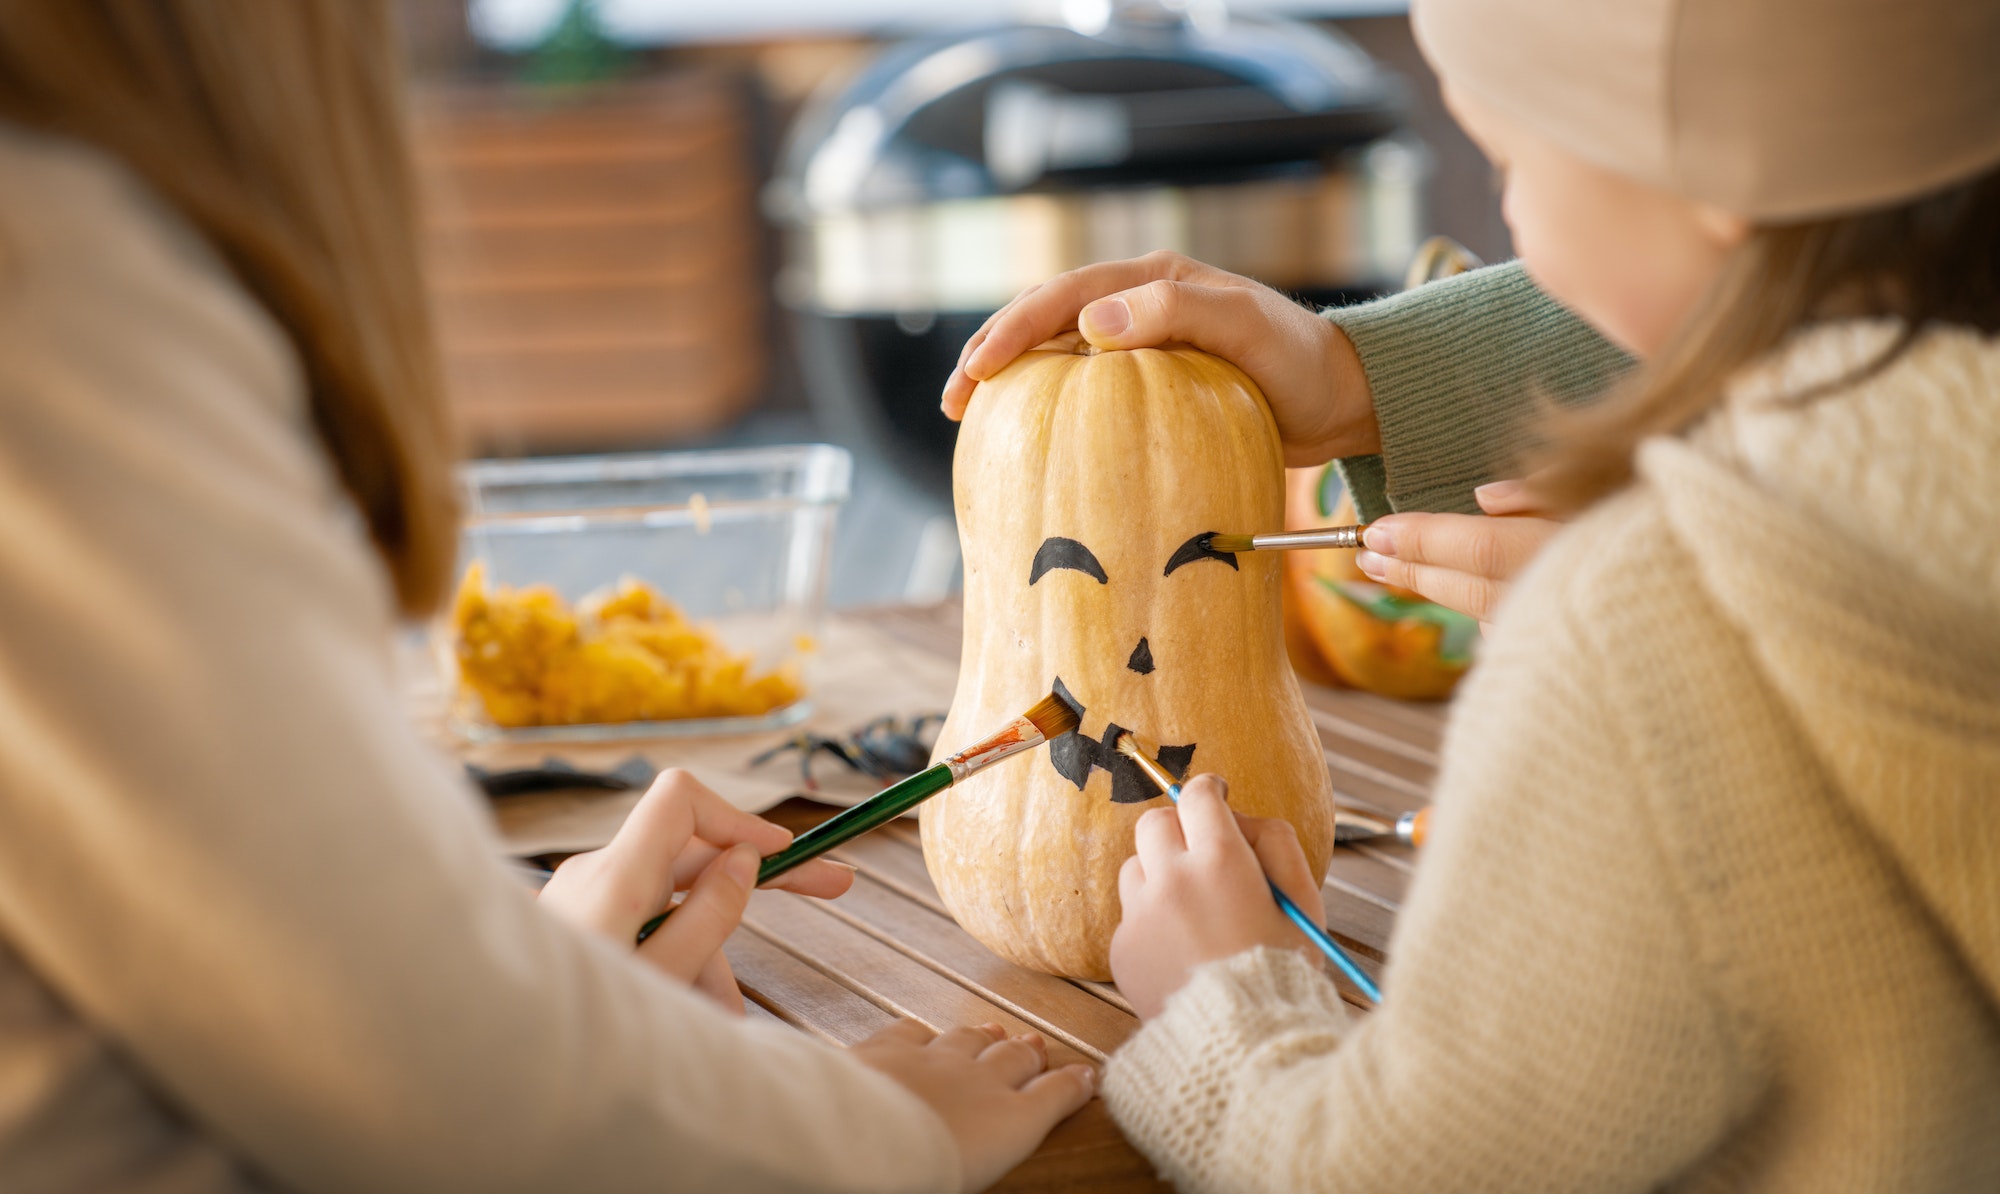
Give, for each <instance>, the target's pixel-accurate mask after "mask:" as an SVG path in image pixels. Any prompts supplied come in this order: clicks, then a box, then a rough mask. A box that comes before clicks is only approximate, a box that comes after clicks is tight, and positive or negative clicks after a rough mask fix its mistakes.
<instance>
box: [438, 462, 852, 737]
mask: <svg viewBox="0 0 2000 1194" xmlns="http://www.w3.org/2000/svg"><path fill="white" fill-rule="evenodd" d="M851 471H852V462H851V459H850V457H849V456H848V454H847V452H846V451H844V450H843V449H840V448H836V447H832V446H829V445H825V444H809V445H800V446H789V447H772V448H752V449H741V450H727V451H706V452H678V453H676V452H664V453H657V452H656V453H641V454H630V455H608V456H578V457H567V458H543V459H524V460H490V461H479V462H475V463H472V464H469V465H467V466H465V468H464V469H463V470H462V471H461V482H462V486H463V490H464V496H465V502H466V513H467V520H466V527H465V533H464V536H463V541H462V544H461V548H460V555H461V559H460V570H461V571H460V582H459V588H458V593H457V595H456V597H455V598H454V600H453V603H452V606H451V608H450V609H449V610H448V611H447V613H446V615H445V616H444V617H443V618H441V619H440V620H439V622H438V625H437V627H436V629H435V642H436V645H437V655H438V657H439V660H440V662H441V665H442V666H443V667H444V668H445V670H446V675H447V679H448V681H449V682H450V686H451V690H452V692H453V694H454V695H453V701H452V723H453V728H454V729H455V730H457V731H458V732H459V733H460V734H461V735H463V736H465V737H468V738H471V739H474V740H489V739H500V740H515V741H560V740H578V739H614V738H647V737H662V736H674V735H689V734H719V733H747V732H753V731H761V730H769V729H773V728H777V727H780V726H785V725H790V724H793V723H795V722H798V721H800V720H801V719H803V718H804V717H805V716H806V715H807V713H809V712H810V708H811V707H810V704H809V696H808V691H807V668H808V664H809V661H810V658H811V655H812V652H813V651H814V649H815V645H816V640H817V638H818V636H819V634H820V629H821V621H822V618H823V616H824V613H825V607H826V577H827V563H828V555H829V552H830V550H831V547H832V538H833V528H834V519H835V516H836V514H837V512H838V510H839V507H840V505H841V503H842V502H843V501H845V500H846V498H847V493H848V481H849V476H850V474H851Z"/></svg>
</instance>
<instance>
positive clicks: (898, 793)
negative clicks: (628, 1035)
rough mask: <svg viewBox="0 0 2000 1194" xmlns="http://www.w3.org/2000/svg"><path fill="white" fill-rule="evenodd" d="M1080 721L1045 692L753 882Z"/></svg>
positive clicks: (839, 817)
mask: <svg viewBox="0 0 2000 1194" xmlns="http://www.w3.org/2000/svg"><path fill="white" fill-rule="evenodd" d="M1080 720H1081V714H1079V713H1078V711H1077V708H1076V706H1074V705H1072V704H1070V703H1069V702H1068V701H1065V700H1063V699H1062V698H1061V697H1059V696H1057V695H1055V694H1054V693H1050V694H1049V695H1048V696H1045V697H1043V698H1042V699H1041V700H1040V701H1038V702H1036V703H1035V707H1034V708H1032V709H1030V710H1028V711H1027V712H1026V713H1024V714H1022V715H1021V716H1019V717H1017V718H1015V719H1014V720H1013V721H1010V722H1008V723H1007V725H1006V726H1005V727H1004V728H1002V729H1001V730H1000V731H999V732H998V733H996V734H991V735H988V736H987V737H985V738H983V739H981V740H980V741H979V742H977V743H975V744H974V745H972V746H970V747H968V748H966V749H965V750H961V751H959V752H958V753H957V754H955V755H952V756H950V757H949V758H947V759H945V760H944V761H943V762H941V763H938V764H936V765H935V766H932V767H930V768H927V769H925V770H923V771H919V772H918V773H916V774H915V775H912V776H911V777H910V778H908V779H906V780H903V781H901V782H900V783H894V784H890V785H889V786H888V787H886V788H884V789H882V790H881V791H880V792H877V793H875V794H874V795H873V796H870V797H869V798H868V799H866V800H864V801H862V802H861V803H860V804H857V805H855V806H854V807H853V808H850V809H847V810H846V811H844V812H841V813H838V814H836V815H835V816H833V817H830V818H828V819H827V820H825V821H822V822H820V823H819V824H818V825H816V826H814V827H813V828H811V829H809V830H807V831H806V832H804V833H802V834H800V835H799V836H798V837H796V838H793V839H792V844H791V845H789V846H786V847H785V848H784V849H782V850H780V851H778V852H777V853H776V854H773V855H771V856H770V857H768V858H766V859H765V860H764V861H763V863H762V864H761V865H759V866H758V868H757V883H758V885H759V886H762V885H763V884H766V883H769V882H770V881H771V880H773V879H775V878H777V877H778V876H779V875H782V874H784V873H785V872H786V871H789V870H791V869H792V868H793V867H796V866H799V865H801V864H802V863H806V862H810V861H811V860H813V859H815V858H818V857H819V856H820V855H822V854H824V853H826V852H827V851H828V850H831V849H833V848H834V847H836V846H839V845H841V844H842V843H844V842H849V841H852V840H854V839H855V838H857V837H860V836H861V835H862V834H864V833H867V832H868V831H869V830H871V829H878V828H880V827H881V826H883V825H887V824H888V823H889V822H891V821H893V820H895V819H896V818H897V817H900V816H902V815H903V814H904V813H907V812H909V811H910V810H911V809H913V808H915V807H917V806H918V805H919V804H922V803H923V802H924V801H926V800H929V799H930V798H931V797H933V796H935V795H937V794H938V793H939V792H942V791H944V790H945V789H946V788H949V787H950V786H952V785H953V784H955V783H957V782H959V781H960V780H962V779H964V778H965V777H967V776H969V775H973V774H976V773H978V772H980V771H984V770H985V769H986V768H988V767H991V766H992V765H993V764H995V763H998V762H999V761H1000V760H1002V759H1008V758H1012V757H1013V756H1015V755H1017V754H1020V753H1021V752H1022V751H1027V750H1033V749H1034V748H1035V747H1037V746H1040V745H1041V744H1042V743H1044V742H1047V741H1050V740H1051V739H1054V738H1060V737H1062V736H1063V735H1064V734H1067V733H1069V732H1070V731H1071V730H1074V729H1075V728H1076V727H1077V725H1078V724H1079V722H1080ZM669 911H671V909H669ZM667 915H668V914H667V912H662V913H660V914H659V915H658V916H655V917H654V918H653V919H651V920H649V921H647V922H646V923H645V924H644V925H643V926H641V927H640V929H639V940H641V941H644V940H645V939H646V938H647V937H648V936H650V935H651V934H652V932H653V930H654V929H657V928H659V927H660V925H661V924H662V923H663V922H665V920H666V919H667Z"/></svg>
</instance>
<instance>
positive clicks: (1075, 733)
mask: <svg viewBox="0 0 2000 1194" xmlns="http://www.w3.org/2000/svg"><path fill="white" fill-rule="evenodd" d="M1055 694H1056V696H1057V697H1058V698H1060V699H1061V700H1062V702H1063V703H1064V704H1066V705H1068V706H1069V707H1070V708H1071V709H1074V710H1075V711H1076V716H1077V722H1078V724H1079V725H1081V723H1082V721H1083V710H1084V704H1083V702H1082V701H1079V700H1077V699H1076V697H1074V696H1073V695H1071V694H1070V691H1069V688H1068V687H1067V686H1065V685H1064V684H1063V682H1062V677H1060V676H1058V677H1056V682H1055ZM1127 732H1128V731H1127V730H1126V729H1125V727H1124V726H1121V725H1116V724H1113V723H1109V722H1107V723H1106V724H1105V727H1104V737H1103V738H1101V739H1092V738H1086V737H1084V736H1083V734H1082V732H1081V731H1080V730H1071V731H1070V732H1069V733H1067V734H1064V735H1063V736H1062V737H1060V738H1057V739H1056V740H1055V741H1053V742H1051V743H1049V762H1050V763H1051V764H1052V765H1053V766H1054V767H1055V769H1056V771H1057V772H1059V773H1060V774H1061V775H1062V777H1063V778H1064V779H1066V780H1068V781H1069V782H1071V783H1073V784H1075V785H1076V790H1077V791H1079V792H1081V791H1082V790H1083V787H1084V785H1085V784H1087V783H1089V782H1090V772H1091V769H1092V768H1101V769H1103V770H1105V771H1108V772H1110V773H1111V803H1113V804H1144V803H1145V802H1146V801H1148V800H1151V799H1152V798H1153V797H1155V796H1158V795H1159V794H1160V790H1159V789H1158V788H1156V787H1154V786H1153V781H1152V780H1150V779H1147V778H1146V773H1145V772H1144V771H1141V770H1139V764H1137V763H1134V762H1133V761H1132V760H1130V759H1128V758H1126V757H1125V756H1124V755H1121V754H1119V753H1118V739H1119V737H1120V736H1121V735H1123V734H1125V733H1127ZM1194 748H1195V743H1192V742H1190V743H1188V744H1187V745H1186V746H1162V747H1161V748H1160V766H1162V767H1164V768H1166V769H1167V772H1168V773H1169V774H1170V775H1172V776H1173V777H1174V778H1175V779H1185V778H1187V773H1188V767H1189V765H1191V764H1192V763H1193V762H1194Z"/></svg>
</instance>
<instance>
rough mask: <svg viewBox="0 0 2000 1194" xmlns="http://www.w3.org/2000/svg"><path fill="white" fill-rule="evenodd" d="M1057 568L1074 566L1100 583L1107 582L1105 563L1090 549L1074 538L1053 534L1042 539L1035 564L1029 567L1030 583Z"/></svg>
mask: <svg viewBox="0 0 2000 1194" xmlns="http://www.w3.org/2000/svg"><path fill="white" fill-rule="evenodd" d="M1056 568H1074V569H1076V570H1077V571H1078V572H1081V573H1083V574H1084V575H1086V576H1094V577H1096V578H1097V583H1098V584H1100V585H1101V584H1103V583H1105V580H1106V579H1107V578H1106V577H1105V575H1104V565H1102V564H1100V563H1098V562H1097V557H1096V556H1094V555H1092V554H1090V549H1089V548H1088V547H1085V546H1084V545H1083V544H1081V543H1078V542H1077V541H1076V540H1074V539H1064V538H1062V537H1061V536H1057V535H1051V536H1049V537H1048V538H1047V539H1044V540H1042V546H1041V548H1040V550H1038V551H1036V552H1035V566H1034V567H1032V568H1030V569H1028V583H1029V584H1031V585H1032V584H1034V583H1035V582H1036V581H1038V580H1040V579H1042V573H1044V572H1048V571H1051V570H1052V569H1056Z"/></svg>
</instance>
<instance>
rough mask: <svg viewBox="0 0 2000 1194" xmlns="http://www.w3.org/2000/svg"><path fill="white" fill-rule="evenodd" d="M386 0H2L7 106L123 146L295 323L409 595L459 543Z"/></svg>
mask: <svg viewBox="0 0 2000 1194" xmlns="http://www.w3.org/2000/svg"><path fill="white" fill-rule="evenodd" d="M399 68H400V59H399V58H398V56H397V54H396V52H395V46H394V38H393V30H392V28H391V18H390V14H389V11H388V3H387V0H282V2H273V0H6V2H5V3H0V118H3V119H6V120H11V121H14V122H17V123H19V124H23V125H29V126H33V127H37V128H42V129H46V130H50V131H53V132H58V133H63V134H66V135H69V136H73V137H77V138H79V139H82V140H85V141H88V142H91V143H93V144H95V145H97V146H98V147H100V148H102V149H104V150H107V151H108V152H110V153H111V154H112V155H113V156H115V157H117V158H119V159H121V160H123V161H124V162H125V163H126V165H128V166H129V167H130V168H131V169H133V170H134V171H136V172H137V173H138V174H139V175H140V176H141V177H142V178H144V179H145V180H146V181H147V182H148V183H150V184H151V185H152V186H153V187H154V188H155V189H156V190H158V191H159V192H161V193H162V194H163V195H165V196H166V198H167V199H168V200H169V201H170V202H171V203H173V205H174V206H175V207H177V208H178V209H179V210H180V211H181V212H182V213H183V214H184V215H185V216H186V218H187V219H188V220H189V221H191V222H192V223H193V224H194V226H195V227H196V228H198V229H200V231H201V232H202V233H203V234H205V235H206V237H207V238H208V240H209V241H210V242H211V243H212V244H213V245H214V246H215V247H216V248H217V249H218V250H219V251H220V253H221V255H222V256H223V258H224V259H225V260H226V261H227V262H228V263H229V265H230V267H231V268H232V269H233V270H234V271H235V274H236V276H237V278H238V279H239V280H240V281H241V282H242V283H243V285H244V286H245V287H247V288H248V289H249V290H250V292H251V293H252V294H254V295H255V296H256V297H257V299H258V300H259V301H260V302H261V303H262V304H263V305H264V306H265V307H266V308H268V309H269V311H270V312H271V314H272V315H273V316H274V317H275V318H276V319H277V321H278V322H279V323H280V324H281V325H282V326H283V327H284V328H285V330H286V331H287V332H288V333H289V334H290V337H291V339H292V343H293V345H294V347H295V348H296V349H297V351H298V353H299V356H300V358H301V359H302V361H303V364H304V369H305V377H306V379H307V385H308V389H309V392H310V401H311V407H312V418H313V423H314V426H315V427H316V428H317V430H318V432H319V437H320V439H321V441H322V442H323V444H324V445H325V448H326V451H327V454H328V455H329V456H330V457H332V459H333V462H334V466H335V468H336V470H337V471H338V473H339V476H340V479H341V482H342V483H343V484H344V485H345V486H346V488H347V491H348V493H349V494H351V495H352V497H353V499H354V501H355V503H356V504H357V505H358V506H359V507H360V510H361V512H362V514H363V516H364V517H365V518H366V519H367V523H368V528H369V531H370V533H371V535H372V536H373V538H374V541H375V545H376V547H377V548H378V550H379V551H380V552H381V554H382V558H383V560H384V561H385V563H386V564H387V566H388V569H389V571H390V573H391V575H392V576H393V577H394V579H395V586H396V594H397V597H398V599H399V602H400V604H401V606H402V609H403V611H404V612H405V613H407V614H412V615H415V614H421V613H423V612H426V611H428V610H430V609H432V608H434V607H435V606H436V604H437V603H438V601H439V600H440V599H441V598H442V595H443V593H444V591H445V589H446V587H447V586H448V585H449V583H450V580H451V577H450V570H451V566H452V559H453V554H454V547H455V543H456V527H457V507H456V498H455V492H454V490H453V487H452V479H451V464H452V440H451V433H450V428H449V423H448V419H447V416H446V411H445V405H444V400H443V394H442V381H441V374H440V369H439V365H438V361H437V356H436V349H435V347H434V345H433V343H432V340H431V329H430V317H429V313H428V309H427V305H426V298H425V295H424V291H423V287H422V280H421V277H420V275H419V272H418V266H417V255H418V238H417V223H416V216H415V197H414V193H413V191H414V188H413V182H412V172H411V169H410V165H409V159H408V154H407V147H406V142H405V134H404V126H403V107H402V95H401V87H400V69H399Z"/></svg>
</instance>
